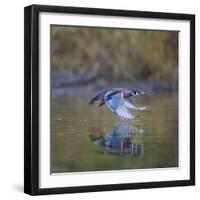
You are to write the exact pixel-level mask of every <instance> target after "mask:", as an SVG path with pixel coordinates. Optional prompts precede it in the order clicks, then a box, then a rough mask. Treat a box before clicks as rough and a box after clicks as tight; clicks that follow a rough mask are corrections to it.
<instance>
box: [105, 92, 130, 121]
mask: <svg viewBox="0 0 200 200" xmlns="http://www.w3.org/2000/svg"><path fill="white" fill-rule="evenodd" d="M111 92H112V91H109V92H107V93H106V94H105V96H104V100H105V103H106V105H107V106H108V107H109V108H110V109H111V111H112V112H113V113H114V114H116V115H117V116H119V117H120V118H122V119H133V118H134V117H133V115H132V114H131V113H130V112H129V111H128V106H127V105H128V103H127V101H126V100H125V99H124V97H123V94H122V92H118V93H115V94H114V95H113V94H112V95H110V94H111Z"/></svg>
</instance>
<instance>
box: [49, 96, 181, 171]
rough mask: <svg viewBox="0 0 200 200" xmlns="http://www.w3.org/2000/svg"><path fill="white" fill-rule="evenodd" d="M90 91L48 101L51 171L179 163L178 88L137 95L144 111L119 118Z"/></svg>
mask: <svg viewBox="0 0 200 200" xmlns="http://www.w3.org/2000/svg"><path fill="white" fill-rule="evenodd" d="M90 99H91V96H89V95H88V96H87V95H85V96H80V97H79V96H73V95H71V96H62V97H59V98H55V99H53V100H52V103H51V173H61V172H62V173H64V172H83V171H97V170H121V169H146V168H163V167H177V166H178V112H177V109H178V105H177V104H178V99H177V94H171V93H170V94H157V95H152V96H144V97H142V98H141V97H137V98H135V102H136V103H137V104H140V105H145V106H146V107H147V109H146V110H145V111H140V112H138V111H133V112H132V111H131V112H132V113H133V114H134V115H135V116H136V117H135V119H133V120H129V121H125V120H120V119H118V118H117V117H116V116H115V115H113V114H112V112H111V111H110V110H109V109H108V108H107V107H106V106H102V107H93V106H90V105H89V104H88V102H89V100H90Z"/></svg>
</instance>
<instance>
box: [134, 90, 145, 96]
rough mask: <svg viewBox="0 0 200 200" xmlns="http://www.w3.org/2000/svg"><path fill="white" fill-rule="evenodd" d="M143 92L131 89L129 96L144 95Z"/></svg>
mask: <svg viewBox="0 0 200 200" xmlns="http://www.w3.org/2000/svg"><path fill="white" fill-rule="evenodd" d="M144 94H145V93H144V91H142V90H141V89H132V90H131V96H140V95H144Z"/></svg>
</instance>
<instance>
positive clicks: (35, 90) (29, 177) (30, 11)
mask: <svg viewBox="0 0 200 200" xmlns="http://www.w3.org/2000/svg"><path fill="white" fill-rule="evenodd" d="M41 12H50V13H76V14H90V15H104V16H123V17H140V18H154V19H170V20H188V21H189V23H190V179H189V180H177V181H162V182H148V183H147V182H145V183H126V184H124V183H122V184H108V185H93V186H80V187H61V188H59V187H56V188H39V84H40V83H39V14H40V13H41ZM24 71H25V72H24V73H25V74H24V192H25V193H27V194H30V195H45V194H59V193H77V192H95V191H108V190H125V189H142V188H157V187H172V186H187V185H194V184H195V15H192V14H175V13H161V12H146V11H145V12H143V11H127V10H111V9H96V8H82V7H61V6H46V5H31V6H28V7H25V9H24Z"/></svg>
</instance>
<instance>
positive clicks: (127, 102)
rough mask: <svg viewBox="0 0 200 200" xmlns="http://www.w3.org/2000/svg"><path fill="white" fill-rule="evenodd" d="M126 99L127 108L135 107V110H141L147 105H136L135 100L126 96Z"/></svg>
mask: <svg viewBox="0 0 200 200" xmlns="http://www.w3.org/2000/svg"><path fill="white" fill-rule="evenodd" d="M124 101H125V105H126V107H127V108H130V109H134V110H140V111H142V110H145V109H146V107H145V106H138V105H134V103H133V101H132V100H131V99H129V98H125V99H124Z"/></svg>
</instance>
